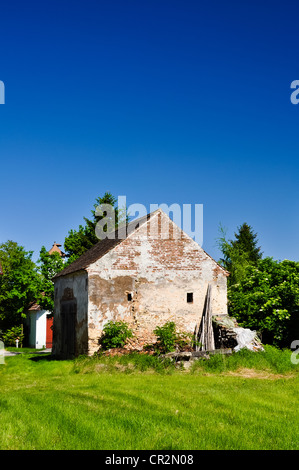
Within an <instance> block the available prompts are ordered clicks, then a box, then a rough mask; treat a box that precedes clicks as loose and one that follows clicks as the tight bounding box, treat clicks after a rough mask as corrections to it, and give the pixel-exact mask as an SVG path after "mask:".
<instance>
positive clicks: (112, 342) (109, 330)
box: [101, 321, 133, 349]
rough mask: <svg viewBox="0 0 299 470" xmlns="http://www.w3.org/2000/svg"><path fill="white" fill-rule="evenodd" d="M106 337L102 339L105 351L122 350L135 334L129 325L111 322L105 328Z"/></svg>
mask: <svg viewBox="0 0 299 470" xmlns="http://www.w3.org/2000/svg"><path fill="white" fill-rule="evenodd" d="M103 333H104V336H103V338H102V339H101V344H102V347H103V349H110V348H122V347H123V346H124V345H125V343H126V341H127V340H128V339H129V338H132V336H133V333H132V331H131V330H130V329H129V327H128V325H127V323H125V322H122V321H116V322H113V321H109V322H108V323H106V325H105V326H104V328H103Z"/></svg>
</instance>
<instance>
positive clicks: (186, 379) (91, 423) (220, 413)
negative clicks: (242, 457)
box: [0, 349, 299, 450]
mask: <svg viewBox="0 0 299 470" xmlns="http://www.w3.org/2000/svg"><path fill="white" fill-rule="evenodd" d="M298 371H299V366H295V365H293V364H292V363H291V361H290V353H289V352H276V351H275V350H274V349H270V350H269V351H268V352H267V353H265V354H263V353H250V352H249V351H246V352H244V353H237V354H234V355H233V356H231V357H223V356H221V357H217V358H213V359H210V361H198V363H197V364H196V365H195V366H194V367H192V369H191V370H188V371H184V370H180V369H175V368H174V367H173V366H171V365H170V364H169V363H168V362H166V363H161V361H159V360H157V358H153V357H149V356H146V357H142V358H140V357H137V356H131V357H124V358H121V359H119V358H98V359H96V358H79V359H76V360H74V361H56V360H52V359H51V357H50V356H49V355H47V354H36V353H32V352H30V351H29V352H25V353H23V354H21V355H18V356H15V357H6V358H5V364H4V365H0V423H1V426H0V449H2V450H3V449H86V450H88V449H104V450H140V449H142V450H186V449H188V450H196V449H203V450H207V449H209V450H210V449H215V450H218V449H219V450H220V449H223V450H227V449H234V450H237V449H265V450H270V449H277V450H279V449H296V450H297V449H299V411H298V410H299V406H298V405H299V398H298V384H299V374H298Z"/></svg>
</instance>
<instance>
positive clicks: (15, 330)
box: [2, 326, 24, 346]
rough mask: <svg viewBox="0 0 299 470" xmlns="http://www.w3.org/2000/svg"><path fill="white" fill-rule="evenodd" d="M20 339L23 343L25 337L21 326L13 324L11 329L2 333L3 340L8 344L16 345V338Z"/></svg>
mask: <svg viewBox="0 0 299 470" xmlns="http://www.w3.org/2000/svg"><path fill="white" fill-rule="evenodd" d="M17 339H18V340H19V343H20V344H21V343H22V341H23V339H24V334H23V332H22V327H21V326H13V327H12V328H11V329H10V330H6V331H5V332H4V333H2V340H3V342H4V344H5V345H6V346H15V345H16V340H17Z"/></svg>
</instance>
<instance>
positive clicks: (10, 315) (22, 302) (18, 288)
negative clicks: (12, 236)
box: [0, 240, 41, 330]
mask: <svg viewBox="0 0 299 470" xmlns="http://www.w3.org/2000/svg"><path fill="white" fill-rule="evenodd" d="M32 254H33V253H32V252H31V251H25V249H24V247H23V246H20V245H18V244H17V243H16V242H14V241H12V240H8V241H7V242H5V243H2V244H1V245H0V262H1V265H2V270H3V274H2V275H1V276H0V329H1V330H8V329H10V328H12V327H15V326H19V325H21V323H22V319H23V318H24V317H26V310H27V308H28V306H29V304H30V303H31V302H33V301H35V300H36V299H37V298H38V295H39V293H40V289H41V277H40V275H39V274H38V271H37V267H36V265H35V263H34V262H33V261H32V259H31V258H32Z"/></svg>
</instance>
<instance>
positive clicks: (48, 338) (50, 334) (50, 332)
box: [46, 315, 53, 348]
mask: <svg viewBox="0 0 299 470" xmlns="http://www.w3.org/2000/svg"><path fill="white" fill-rule="evenodd" d="M52 327H53V317H52V316H50V315H47V330H46V348H52V343H53V328H52Z"/></svg>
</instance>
